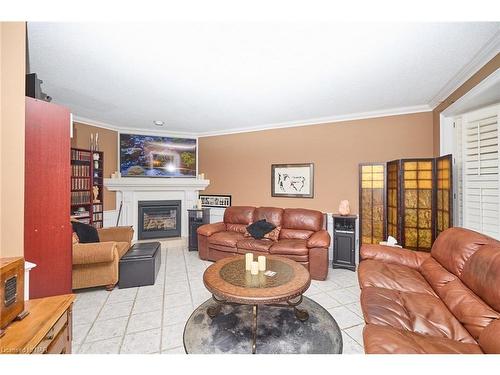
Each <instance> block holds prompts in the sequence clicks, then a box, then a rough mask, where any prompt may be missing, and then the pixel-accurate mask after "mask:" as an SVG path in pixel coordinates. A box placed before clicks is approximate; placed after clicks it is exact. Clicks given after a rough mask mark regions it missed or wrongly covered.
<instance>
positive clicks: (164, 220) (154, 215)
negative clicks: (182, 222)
mask: <svg viewBox="0 0 500 375" xmlns="http://www.w3.org/2000/svg"><path fill="white" fill-rule="evenodd" d="M176 217H177V210H175V209H174V210H163V209H161V210H160V211H159V212H144V218H143V228H142V230H144V231H156V230H167V229H175V228H176V226H177V220H176Z"/></svg>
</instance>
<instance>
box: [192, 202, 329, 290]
mask: <svg viewBox="0 0 500 375" xmlns="http://www.w3.org/2000/svg"><path fill="white" fill-rule="evenodd" d="M261 219H265V220H266V221H268V222H271V223H273V224H274V225H275V226H276V227H280V228H281V229H280V232H279V238H278V241H276V242H274V241H271V240H268V239H262V240H256V239H254V238H252V237H245V236H244V233H245V228H246V227H247V226H248V225H249V224H251V223H253V222H255V221H257V220H261ZM329 245H330V235H329V234H328V232H327V231H326V230H324V215H323V214H322V213H321V212H319V211H314V210H306V209H300V208H285V209H282V208H276V207H258V208H255V207H249V206H233V207H229V208H227V209H226V211H225V212H224V221H223V222H220V223H214V224H206V225H202V226H201V227H199V228H198V251H199V256H200V258H201V259H205V260H218V259H221V258H225V257H227V256H232V255H234V254H245V253H249V252H251V253H254V254H256V255H266V254H273V255H281V256H284V257H287V258H289V259H293V260H295V261H297V262H299V263H301V264H302V265H303V266H304V267H306V268H307V269H308V270H309V272H310V274H311V278H313V279H315V280H324V279H326V276H327V275H328V246H329Z"/></svg>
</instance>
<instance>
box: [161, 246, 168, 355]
mask: <svg viewBox="0 0 500 375" xmlns="http://www.w3.org/2000/svg"><path fill="white" fill-rule="evenodd" d="M167 263H168V247H166V248H165V274H164V275H163V296H162V297H163V298H162V303H161V327H160V353H161V348H162V346H163V322H164V321H165V296H166V294H167Z"/></svg>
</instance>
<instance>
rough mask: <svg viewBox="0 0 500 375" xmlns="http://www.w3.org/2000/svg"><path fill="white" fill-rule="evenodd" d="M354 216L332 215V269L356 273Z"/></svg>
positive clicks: (355, 217)
mask: <svg viewBox="0 0 500 375" xmlns="http://www.w3.org/2000/svg"><path fill="white" fill-rule="evenodd" d="M356 219H357V216H356V215H346V216H343V215H333V260H332V268H346V269H348V270H351V271H356Z"/></svg>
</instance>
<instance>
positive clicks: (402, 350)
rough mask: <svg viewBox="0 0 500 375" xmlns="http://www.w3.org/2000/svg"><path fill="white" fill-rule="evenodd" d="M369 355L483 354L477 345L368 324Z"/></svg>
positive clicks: (365, 331)
mask: <svg viewBox="0 0 500 375" xmlns="http://www.w3.org/2000/svg"><path fill="white" fill-rule="evenodd" d="M363 343H364V347H365V353H367V354H427V353H432V354H481V353H482V351H481V349H480V348H479V345H477V344H468V343H463V342H459V341H454V340H450V339H447V338H443V337H432V336H426V335H421V334H418V333H413V332H410V331H404V330H401V329H394V328H392V327H383V326H377V325H374V324H367V325H366V326H365V328H364V329H363Z"/></svg>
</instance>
